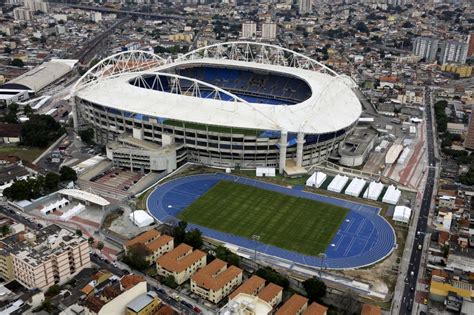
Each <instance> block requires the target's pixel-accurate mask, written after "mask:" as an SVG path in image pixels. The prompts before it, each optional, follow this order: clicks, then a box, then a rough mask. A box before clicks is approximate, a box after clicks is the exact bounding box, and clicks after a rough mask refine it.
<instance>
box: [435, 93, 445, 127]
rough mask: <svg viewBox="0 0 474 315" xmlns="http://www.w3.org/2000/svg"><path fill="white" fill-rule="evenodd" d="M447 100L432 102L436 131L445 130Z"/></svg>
mask: <svg viewBox="0 0 474 315" xmlns="http://www.w3.org/2000/svg"><path fill="white" fill-rule="evenodd" d="M446 106H448V102H447V101H438V102H436V103H435V104H434V110H435V119H436V125H437V126H438V132H445V131H446V129H447V127H448V116H447V115H446V111H445V109H446Z"/></svg>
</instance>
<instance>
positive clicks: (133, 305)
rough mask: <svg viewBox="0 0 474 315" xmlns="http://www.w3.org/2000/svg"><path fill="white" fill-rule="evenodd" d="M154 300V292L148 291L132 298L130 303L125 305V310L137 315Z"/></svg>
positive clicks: (155, 296)
mask: <svg viewBox="0 0 474 315" xmlns="http://www.w3.org/2000/svg"><path fill="white" fill-rule="evenodd" d="M155 298H157V295H156V292H154V291H149V292H147V293H146V294H142V295H140V296H138V297H136V298H134V299H133V300H132V301H131V302H130V303H128V304H127V308H128V309H130V310H132V311H134V312H135V313H138V312H140V311H141V310H143V309H144V308H145V307H146V306H147V305H149V304H150V303H151V302H153V300H154V299H155Z"/></svg>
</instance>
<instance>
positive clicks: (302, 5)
mask: <svg viewBox="0 0 474 315" xmlns="http://www.w3.org/2000/svg"><path fill="white" fill-rule="evenodd" d="M311 5H312V1H311V0H298V13H299V14H301V15H302V14H306V13H311V12H312V7H311Z"/></svg>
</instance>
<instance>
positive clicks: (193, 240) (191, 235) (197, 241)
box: [184, 229, 203, 249]
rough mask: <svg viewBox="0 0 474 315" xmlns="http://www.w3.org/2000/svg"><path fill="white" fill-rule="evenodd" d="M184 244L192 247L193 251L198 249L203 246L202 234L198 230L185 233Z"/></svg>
mask: <svg viewBox="0 0 474 315" xmlns="http://www.w3.org/2000/svg"><path fill="white" fill-rule="evenodd" d="M184 243H186V244H188V245H189V246H192V247H193V248H194V249H199V248H201V247H202V245H203V241H202V233H201V231H199V230H198V229H194V230H192V231H190V232H187V233H186V235H185V236H184Z"/></svg>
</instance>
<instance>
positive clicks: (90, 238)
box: [87, 236, 94, 245]
mask: <svg viewBox="0 0 474 315" xmlns="http://www.w3.org/2000/svg"><path fill="white" fill-rule="evenodd" d="M87 241H88V242H89V245H92V244H94V238H93V237H92V236H89V238H88V239H87Z"/></svg>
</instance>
